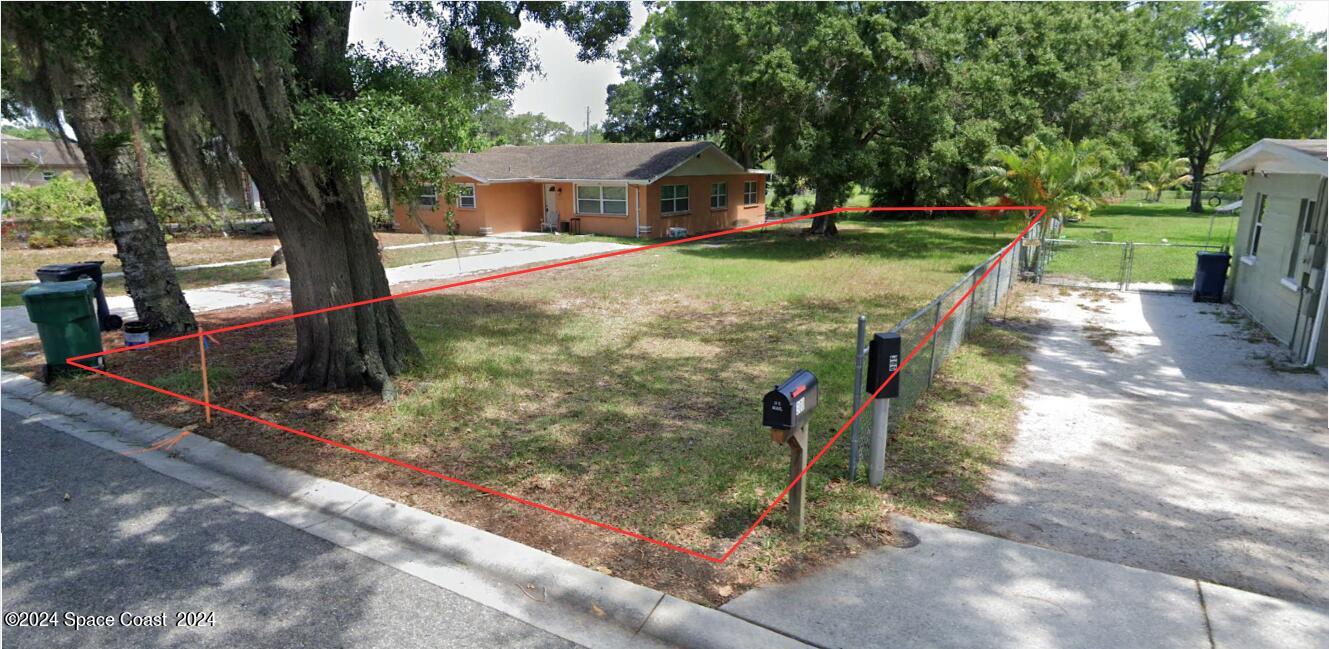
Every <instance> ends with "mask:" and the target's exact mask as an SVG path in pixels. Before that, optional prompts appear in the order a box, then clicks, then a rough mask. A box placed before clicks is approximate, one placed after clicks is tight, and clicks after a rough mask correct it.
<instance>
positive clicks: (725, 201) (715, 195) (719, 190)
mask: <svg viewBox="0 0 1329 649" xmlns="http://www.w3.org/2000/svg"><path fill="white" fill-rule="evenodd" d="M726 207H729V185H726V184H725V183H715V184H713V185H711V209H713V210H722V209H724V208H726Z"/></svg>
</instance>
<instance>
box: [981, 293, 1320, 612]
mask: <svg viewBox="0 0 1329 649" xmlns="http://www.w3.org/2000/svg"><path fill="white" fill-rule="evenodd" d="M1034 307H1035V308H1036V309H1037V310H1038V311H1039V312H1040V313H1041V315H1042V317H1043V319H1044V320H1045V321H1046V323H1047V324H1048V328H1047V329H1046V330H1045V331H1044V332H1043V333H1042V334H1041V335H1040V336H1039V339H1038V342H1037V349H1036V351H1035V352H1034V353H1033V354H1032V356H1031V359H1030V366H1031V369H1032V380H1031V384H1030V386H1029V389H1028V390H1027V392H1026V396H1025V398H1024V411H1023V413H1022V414H1021V417H1020V420H1019V431H1018V437H1017V439H1016V441H1015V442H1014V444H1013V445H1012V447H1011V449H1010V451H1009V453H1008V454H1007V458H1006V462H1005V464H1004V465H1003V466H1002V467H1001V468H999V469H998V470H997V471H996V472H995V473H994V475H993V477H992V481H991V484H990V487H989V495H990V497H991V502H990V503H988V504H987V505H985V506H983V507H981V508H979V509H978V510H976V511H975V513H974V524H975V527H977V528H979V529H981V530H983V531H986V532H989V533H993V534H996V535H999V536H1003V537H1006V538H1009V539H1012V540H1016V541H1021V542H1026V543H1032V544H1036V545H1041V546H1045V547H1049V548H1053V549H1057V550H1062V551H1065V552H1070V553H1073V554H1079V555H1083V556H1088V557H1093V558H1097V559H1103V560H1107V561H1112V562H1116V563H1121V564H1126V565H1130V566H1135V567H1140V568H1146V569H1150V570H1157V571H1161V572H1166V573H1171V574H1175V575H1180V576H1185V577H1194V578H1197V579H1201V580H1206V581H1212V582H1216V583H1219V584H1225V585H1228V586H1233V587H1236V588H1241V589H1244V590H1250V591H1254V592H1258V593H1263V594H1267V595H1271V596H1274V597H1279V598H1284V599H1288V600H1293V601H1297V602H1303V603H1307V604H1310V605H1312V606H1316V607H1320V608H1329V432H1327V431H1326V426H1325V421H1326V393H1325V379H1324V378H1323V377H1322V376H1320V375H1318V374H1314V373H1311V374H1305V373H1298V372H1291V371H1287V370H1286V369H1278V368H1277V363H1276V361H1273V360H1272V359H1276V358H1278V357H1279V356H1280V350H1279V348H1278V347H1277V346H1276V345H1274V344H1272V343H1270V342H1269V341H1268V340H1267V339H1264V336H1263V334H1261V333H1260V332H1259V330H1257V329H1255V328H1253V327H1252V326H1251V325H1250V324H1249V322H1248V321H1247V320H1245V319H1244V318H1242V317H1241V316H1240V315H1239V314H1238V312H1237V311H1236V310H1235V308H1234V307H1231V306H1227V305H1221V306H1220V305H1207V304H1206V305H1200V304H1195V303H1193V302H1191V301H1190V299H1189V298H1188V297H1185V296H1172V295H1156V294H1139V293H1126V294H1118V293H1107V292H1095V291H1062V292H1060V293H1053V292H1048V293H1046V294H1044V295H1043V296H1041V297H1039V298H1036V300H1035V302H1034Z"/></svg>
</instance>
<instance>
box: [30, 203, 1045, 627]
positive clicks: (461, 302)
mask: <svg viewBox="0 0 1329 649" xmlns="http://www.w3.org/2000/svg"><path fill="white" fill-rule="evenodd" d="M1004 230H1005V226H1004V225H1003V226H1001V227H998V228H996V229H995V230H994V226H993V224H992V223H990V222H981V223H975V222H965V221H926V222H857V223H855V222H849V223H846V224H844V226H843V234H842V236H841V237H840V238H838V239H836V240H831V241H824V240H815V239H806V238H803V237H802V236H800V235H798V234H797V233H796V232H793V231H782V232H774V233H764V234H745V235H737V236H733V237H731V238H726V240H724V241H717V242H705V243H701V244H688V245H684V246H678V247H674V248H667V249H661V250H652V251H645V252H642V253H638V254H634V255H628V256H625V257H620V258H616V259H613V260H604V261H600V262H591V263H588V264H583V265H578V266H575V267H568V268H562V269H557V270H553V271H548V272H543V273H538V274H533V275H527V276H522V277H517V278H511V279H508V280H503V281H501V282H495V283H486V284H481V285H472V286H468V287H463V288H461V289H458V290H450V291H447V292H444V293H438V294H429V295H425V296H420V297H417V298H412V299H410V300H405V301H403V302H402V303H401V308H402V310H403V312H404V314H405V317H406V319H407V321H408V323H410V326H411V328H412V331H413V333H414V335H415V338H416V340H417V342H418V343H419V344H420V346H421V348H422V350H423V351H424V354H425V360H424V362H423V363H420V364H419V365H418V366H416V367H414V368H413V369H411V370H410V371H409V372H408V373H406V374H405V375H404V376H402V377H401V378H400V387H401V391H402V396H401V398H400V399H398V400H397V401H396V402H395V403H392V404H382V403H379V402H377V400H376V399H375V398H374V397H372V396H371V395H366V394H363V393H356V394H311V393H306V392H304V391H303V390H301V389H298V388H288V387H281V386H275V385H272V384H270V383H269V382H268V381H270V377H271V376H274V375H275V374H276V373H277V371H278V369H279V368H280V365H281V363H282V361H283V359H285V358H288V357H289V356H290V350H291V347H292V344H293V340H292V334H291V329H290V327H289V325H276V326H270V327H264V328H260V329H253V330H245V331H240V332H235V333H231V334H226V335H223V336H222V337H221V338H222V340H221V345H220V346H219V347H217V348H215V350H214V351H211V352H209V361H210V365H211V366H212V368H213V372H212V374H211V377H212V381H211V383H212V386H213V388H214V398H215V399H216V401H217V402H218V403H223V404H228V405H232V406H234V407H236V408H238V409H241V410H243V411H245V412H251V413H253V414H256V415H258V416H261V417H264V418H268V419H272V420H275V421H280V422H283V423H287V424H290V425H293V426H298V427H300V428H302V429H305V430H309V431H311V432H316V433H318V434H320V435H324V436H327V437H330V438H333V439H336V440H339V441H343V442H346V443H349V444H353V445H356V446H360V447H362V448H366V449H369V450H373V451H375V452H378V453H382V454H386V455H389V456H392V457H396V458H399V459H402V460H405V461H408V462H412V463H414V464H417V465H420V466H423V467H427V468H430V469H433V470H437V471H440V472H443V473H446V474H449V475H454V476H457V477H459V478H463V479H465V480H470V481H473V482H477V483H480V484H483V485H486V486H491V487H495V488H498V489H501V490H504V491H508V492H512V493H514V494H517V495H520V496H522V497H525V498H529V499H532V500H535V501H537V502H540V503H545V504H548V505H550V506H554V507H558V508H560V509H565V510H568V511H571V512H575V513H577V514H580V515H584V516H588V517H591V518H594V519H598V520H602V521H604V522H607V523H610V524H613V525H617V526H621V527H625V528H627V529H631V530H635V531H638V532H640V533H642V534H646V535H649V536H652V537H656V538H659V539H662V540H665V541H669V542H671V543H676V544H679V545H682V546H684V547H688V548H693V549H695V550H698V551H701V552H705V553H710V554H717V555H718V554H720V553H722V552H724V551H725V550H726V549H727V548H728V547H729V546H730V545H731V544H732V543H733V542H734V541H735V540H736V539H737V538H738V536H739V535H740V534H742V533H743V531H744V530H746V529H747V527H748V526H749V525H751V523H752V522H753V521H754V520H755V519H756V518H757V516H758V515H759V514H760V512H761V511H762V510H763V509H764V508H765V507H766V506H767V504H769V502H770V501H771V500H772V499H773V498H774V497H775V496H776V495H777V494H779V492H780V491H781V490H782V489H783V487H784V486H785V484H786V481H787V475H786V473H787V462H788V458H787V452H786V451H785V449H783V448H782V447H777V446H774V445H772V444H771V442H770V440H769V437H768V435H767V433H766V431H765V430H764V429H762V428H761V426H760V412H759V406H760V399H761V396H762V394H763V393H764V392H765V391H766V390H768V389H769V388H770V386H771V385H773V384H775V383H777V382H778V381H780V380H782V379H783V378H785V377H786V376H787V375H788V374H789V373H790V372H792V371H793V370H795V369H798V368H806V369H809V370H812V371H813V372H815V373H816V374H817V375H818V377H819V379H820V383H821V390H822V402H821V406H820V407H819V409H818V410H817V412H816V413H815V416H814V417H813V420H812V424H811V443H812V445H813V446H814V448H820V447H821V446H822V445H823V444H825V443H826V442H827V441H828V440H829V439H830V437H831V435H832V434H833V432H834V431H835V430H836V429H837V428H838V427H839V426H840V425H841V424H842V423H843V422H844V420H845V419H846V418H847V417H848V415H849V412H850V407H851V397H852V394H851V386H852V381H853V376H852V374H853V337H854V328H855V321H856V318H857V316H858V314H860V313H865V314H867V315H868V316H869V318H870V321H871V322H874V323H893V322H895V321H897V320H899V319H900V318H901V317H903V316H904V315H907V314H908V313H909V312H910V311H912V310H913V309H914V308H917V307H918V306H920V305H922V304H925V303H927V302H928V301H929V300H931V299H932V297H934V296H935V295H936V294H937V293H939V292H940V291H942V290H943V289H945V288H946V287H947V286H949V285H950V284H951V283H953V282H954V281H956V280H957V279H958V277H959V276H960V274H961V273H963V272H964V271H965V270H967V269H968V268H969V267H971V266H972V265H973V264H975V263H977V262H978V261H980V260H982V259H983V258H984V257H986V256H987V255H988V254H990V253H991V252H992V251H994V250H995V249H997V248H998V247H999V246H1000V245H1001V244H1002V243H1003V239H1002V236H1000V235H999V234H998V232H1002V231H1004ZM1011 230H1012V231H1013V230H1014V228H1013V227H1012V228H1011ZM1005 236H1007V237H1008V236H1010V235H1005ZM1016 311H1017V317H1015V318H1011V317H1010V316H1009V310H1006V311H1005V313H1003V310H997V311H995V312H994V316H996V315H1003V316H1004V317H1005V318H1006V319H1004V320H1000V321H999V322H998V323H997V325H998V326H993V327H988V328H983V329H981V330H980V331H979V332H978V333H977V334H976V335H975V336H974V338H973V339H972V340H973V342H972V343H971V344H969V345H966V346H964V347H962V348H961V349H960V350H959V351H958V352H957V353H956V354H955V355H954V356H953V357H952V358H951V359H950V360H949V361H948V364H947V365H946V366H945V367H944V368H943V370H942V372H941V374H940V375H939V376H938V377H937V379H936V381H935V383H934V385H933V388H932V390H931V391H929V392H928V393H927V395H926V396H925V397H924V398H923V400H922V401H921V402H920V404H919V406H918V407H916V408H915V409H914V410H913V411H911V412H910V413H909V414H908V415H907V416H906V417H905V418H904V420H903V421H902V424H901V425H900V427H899V429H898V430H897V431H896V432H895V434H894V436H893V439H892V442H891V448H890V452H889V455H890V460H889V463H888V476H889V479H888V482H887V484H886V487H885V489H884V490H876V489H871V488H869V487H867V486H866V485H865V484H863V483H861V482H860V483H850V482H847V481H846V480H845V474H846V466H847V455H848V452H847V447H846V445H845V444H844V443H843V441H842V442H841V443H840V444H839V445H838V446H837V447H836V448H833V449H832V450H831V451H830V452H829V453H828V454H827V455H826V456H825V458H824V459H823V460H822V462H821V463H820V464H818V465H817V466H816V467H815V468H814V470H813V471H812V472H811V473H810V474H809V476H808V501H809V518H808V531H807V533H806V534H805V536H804V537H803V538H801V539H799V538H793V537H791V536H790V535H789V534H788V533H787V532H786V531H785V529H784V507H783V505H781V506H780V507H779V508H777V510H776V511H775V512H774V513H773V515H772V516H771V518H769V519H768V520H767V521H766V523H765V524H764V525H762V526H760V527H758V528H757V530H756V532H755V533H754V534H753V535H752V537H750V538H749V539H748V541H747V542H746V543H745V544H744V545H743V546H742V547H741V549H740V550H739V551H738V552H736V553H735V555H734V556H733V557H732V558H731V559H730V561H728V562H727V563H725V564H723V565H713V564H710V563H707V562H703V561H700V560H697V559H693V558H691V557H687V556H685V555H683V554H680V553H677V552H673V551H670V550H665V549H662V548H657V547H655V546H651V545H648V544H645V543H641V542H638V541H634V540H631V539H628V538H626V537H621V536H619V535H615V534H612V533H608V532H604V531H601V530H598V529H596V528H593V527H590V526H587V525H584V524H580V523H576V522H573V521H568V520H565V519H561V518H558V517H555V516H551V515H548V514H544V513H541V512H538V511H536V510H533V509H530V508H527V507H521V506H516V505H512V504H509V503H506V502H505V501H502V500H500V499H497V498H494V497H492V496H486V495H484V494H480V493H478V492H474V491H470V490H466V489H463V488H460V487H457V486H454V485H450V484H447V483H444V482H441V481H438V480H434V479H431V478H426V477H424V476H419V475H416V474H412V473H410V472H407V471H404V470H402V469H399V468H396V467H392V466H390V465H386V464H382V463H377V462H374V461H371V460H368V459H365V458H360V457H358V456H355V455H352V454H349V453H346V452H344V451H340V450H337V449H333V448H330V447H326V446H322V445H319V444H317V443H314V442H311V441H309V440H305V439H302V438H298V437H295V436H292V435H288V434H285V433H281V432H279V431H275V430H270V429H264V428H261V427H258V426H255V425H252V424H249V423H247V422H243V421H237V420H235V419H233V418H228V417H222V418H219V419H218V420H217V423H216V424H214V425H213V426H212V427H211V428H205V429H200V431H199V432H201V433H203V434H207V435H209V436H211V437H214V438H217V439H220V440H223V441H226V442H227V443H230V444H233V445H235V446H237V447H239V448H241V449H243V450H247V451H252V452H256V453H260V454H262V455H265V456H267V457H269V458H272V459H274V460H276V461H278V462H281V463H284V464H287V465H290V466H294V467H297V468H301V469H304V470H308V471H311V472H313V473H315V474H318V475H323V476H326V477H330V478H334V479H338V480H343V481H346V482H349V483H351V484H355V485H357V486H361V487H363V488H366V489H370V490H372V491H376V492H378V493H382V494H383V495H386V496H388V497H392V498H396V499H400V500H402V501H404V502H407V503H409V504H412V505H414V506H418V507H422V508H424V509H427V510H430V511H434V512H438V513H440V514H443V515H446V516H449V517H452V518H455V519H457V520H461V521H463V522H466V523H469V524H473V525H477V526H480V527H484V528H486V529H490V530H492V531H495V532H497V533H500V534H504V535H506V536H509V537H511V538H514V539H516V540H519V541H521V542H524V543H528V544H531V545H533V546H535V547H540V548H543V549H547V550H550V551H552V552H555V553H557V554H560V555H561V556H564V557H566V558H569V559H571V560H574V561H578V562H580V563H582V564H584V565H587V566H590V567H593V568H597V569H601V570H603V571H606V572H610V573H613V574H618V575H620V576H624V577H626V578H628V579H632V580H635V581H638V582H641V583H645V584H647V585H650V586H653V587H657V588H661V589H663V590H665V591H666V592H669V593H671V594H674V595H677V596H680V597H685V598H688V599H692V600H696V601H704V602H709V603H719V602H722V601H725V600H726V599H728V598H730V597H732V596H735V595H737V594H738V593H740V592H742V591H743V590H745V589H746V588H749V587H751V586H752V585H754V584H757V583H762V582H767V581H771V580H774V579H778V578H781V577H782V576H785V575H788V574H790V572H791V571H793V570H796V569H807V568H808V567H809V566H813V567H815V566H816V565H819V564H823V563H825V562H827V561H831V560H834V559H835V558H836V557H839V556H844V555H846V554H853V553H855V552H857V551H859V549H860V548H863V547H868V546H873V545H879V544H881V543H884V542H889V541H890V533H889V530H888V529H887V522H886V515H887V514H888V513H890V512H892V511H902V512H906V513H908V514H910V515H913V516H917V517H921V518H925V519H929V520H937V521H943V522H953V521H956V520H958V519H959V518H960V517H961V516H962V515H963V513H964V511H965V508H966V506H967V505H968V503H970V502H971V501H972V500H973V499H974V498H975V497H976V496H977V494H978V493H979V490H980V487H981V485H982V482H983V480H984V477H985V475H986V473H987V470H988V468H989V467H990V466H992V464H993V463H994V462H996V461H997V459H998V457H999V455H1000V451H1001V449H1002V448H1003V446H1004V444H1005V443H1006V442H1007V440H1008V438H1009V435H1010V433H1011V430H1012V428H1013V426H1012V421H1013V418H1014V416H1015V413H1016V409H1017V396H1018V393H1019V391H1020V389H1021V386H1022V385H1023V381H1024V356H1023V354H1024V348H1025V345H1026V343H1025V334H1024V329H1023V325H1022V324H1021V322H1020V320H1019V318H1018V308H1017V309H1016ZM259 315H260V314H259V313H258V312H256V311H255V312H249V313H232V314H229V315H227V316H225V317H226V318H227V319H229V320H232V321H244V320H245V319H250V318H255V317H258V316H259ZM214 318H221V316H215V317H214ZM205 319H209V318H205ZM209 324H210V325H215V324H220V321H219V320H216V319H213V321H212V322H210V323H209ZM881 328H882V329H886V328H887V327H886V326H882V327H881ZM905 342H906V345H911V344H913V342H912V341H905ZM165 347H166V348H165V349H161V348H158V349H154V350H149V351H146V352H134V353H132V354H126V355H117V356H114V357H111V359H112V360H111V365H112V370H113V371H116V372H123V373H126V374H128V375H130V376H134V377H136V378H141V379H144V380H148V381H150V382H153V383H156V384H164V383H165V384H169V385H172V386H174V388H177V389H179V391H181V392H183V393H186V394H197V392H198V390H199V386H198V385H197V374H196V372H194V371H193V368H194V367H195V364H196V359H195V357H194V352H193V350H192V348H190V347H189V346H178V347H177V346H165ZM31 351H32V348H31V346H30V345H29V346H28V347H12V346H11V347H9V348H7V349H6V362H7V363H8V364H9V365H10V367H14V368H16V369H18V368H22V367H28V368H29V369H30V368H31V366H32V365H33V364H34V360H35V357H34V356H29V355H27V354H29V353H31ZM68 385H69V386H70V387H71V388H72V389H73V390H75V391H76V392H80V393H83V394H87V395H90V396H94V397H96V398H100V399H104V400H107V401H109V402H112V403H115V404H117V405H121V406H124V407H129V408H133V409H136V410H138V411H139V412H143V413H145V414H150V415H151V416H153V417H155V418H158V419H164V420H167V421H169V422H170V423H172V424H177V425H185V424H188V423H194V422H197V421H198V419H199V413H198V412H197V409H196V408H192V407H189V406H187V405H186V404H182V403H171V402H170V401H167V400H165V399H160V398H158V397H156V396H154V395H151V394H148V393H146V392H144V391H142V390H139V389H137V388H133V387H132V386H127V385H123V384H118V383H115V382H111V381H107V380H99V379H93V378H86V377H85V378H79V379H76V380H73V381H70V382H69V384H68Z"/></svg>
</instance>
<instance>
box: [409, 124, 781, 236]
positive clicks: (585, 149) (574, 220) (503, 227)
mask: <svg viewBox="0 0 1329 649" xmlns="http://www.w3.org/2000/svg"><path fill="white" fill-rule="evenodd" d="M452 174H453V177H452V182H454V183H456V184H457V185H458V186H459V188H460V197H459V198H458V200H457V203H456V204H455V205H453V206H452V208H453V215H454V219H455V220H456V223H457V226H458V231H459V233H461V234H468V235H488V234H494V233H500V232H519V231H533V232H534V231H556V232H579V233H583V234H605V235H615V236H625V237H633V236H641V237H665V236H682V235H683V234H685V233H686V234H697V233H701V232H709V231H714V230H723V229H727V228H732V227H736V226H740V225H747V224H752V223H761V222H762V221H763V220H764V219H765V218H766V179H767V176H768V174H769V172H766V171H763V170H760V169H745V168H744V167H743V165H741V164H739V163H738V162H737V161H735V160H734V159H733V158H731V157H729V156H728V155H726V154H725V152H724V151H722V150H720V148H719V147H717V146H715V145H714V144H712V143H710V142H647V143H625V144H550V145H540V146H500V147H494V148H492V149H488V150H486V151H481V152H478V153H465V154H460V155H458V156H457V159H456V162H455V163H454V165H453V168H452ZM439 202H440V199H439V196H438V194H437V192H436V191H434V190H433V189H429V190H426V191H425V192H424V193H423V194H421V195H420V196H419V197H416V198H415V204H414V205H413V206H408V205H405V204H402V202H401V201H397V203H396V205H394V206H393V216H394V218H395V220H396V223H397V227H398V228H399V229H400V230H402V231H405V232H418V231H419V226H418V225H417V223H416V222H415V219H420V220H422V221H423V222H424V224H425V225H426V226H427V227H428V228H429V229H431V230H435V231H439V232H442V231H445V230H446V228H447V217H446V212H447V207H446V206H444V205H440V204H439ZM409 207H413V208H414V211H415V215H414V217H415V218H412V216H411V214H410V213H409V212H408V208H409Z"/></svg>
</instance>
